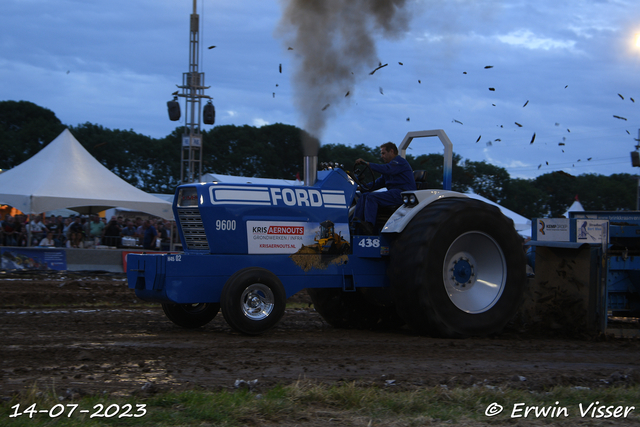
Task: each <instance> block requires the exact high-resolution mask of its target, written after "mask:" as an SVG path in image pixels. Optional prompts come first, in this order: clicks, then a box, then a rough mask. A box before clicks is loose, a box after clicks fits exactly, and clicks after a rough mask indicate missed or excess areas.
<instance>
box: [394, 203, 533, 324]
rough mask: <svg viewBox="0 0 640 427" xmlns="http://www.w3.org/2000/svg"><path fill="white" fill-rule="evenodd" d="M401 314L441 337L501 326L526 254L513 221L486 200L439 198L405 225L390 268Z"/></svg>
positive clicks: (515, 299)
mask: <svg viewBox="0 0 640 427" xmlns="http://www.w3.org/2000/svg"><path fill="white" fill-rule="evenodd" d="M389 273H390V279H391V284H392V288H393V290H394V300H395V302H396V305H397V307H398V312H399V314H400V315H401V316H402V317H403V319H404V320H405V321H406V322H407V323H408V324H409V326H410V327H411V328H413V329H415V330H416V331H418V332H420V333H423V334H428V335H432V336H439V337H466V336H483V335H491V334H496V333H499V332H500V331H501V330H502V329H503V328H504V326H505V325H506V324H507V322H508V321H509V320H511V318H512V317H513V316H514V315H515V313H516V311H517V310H518V308H519V306H520V304H521V302H522V298H523V295H524V286H525V280H526V260H525V254H524V250H523V248H522V240H521V238H520V237H519V236H518V234H517V233H516V231H515V229H514V227H513V223H512V221H511V220H510V219H508V218H507V217H505V216H504V215H503V214H502V213H501V212H500V210H499V209H498V208H497V207H495V206H492V205H489V204H487V203H484V202H481V201H479V200H474V199H462V198H450V199H443V200H440V201H437V202H435V203H433V204H432V205H429V206H427V207H425V208H424V209H423V210H422V211H421V212H419V213H418V214H417V215H416V216H415V217H414V218H413V220H412V221H411V222H410V223H409V224H408V225H407V227H406V228H405V229H404V231H403V232H402V234H401V235H400V236H399V237H398V239H397V240H396V242H395V243H394V245H393V250H392V251H391V263H390V268H389Z"/></svg>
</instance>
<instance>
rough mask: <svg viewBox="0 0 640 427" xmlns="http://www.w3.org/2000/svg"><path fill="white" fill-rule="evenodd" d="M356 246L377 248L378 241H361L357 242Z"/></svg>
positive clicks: (378, 245)
mask: <svg viewBox="0 0 640 427" xmlns="http://www.w3.org/2000/svg"><path fill="white" fill-rule="evenodd" d="M358 246H360V247H363V248H379V247H380V239H361V240H360V241H359V242H358Z"/></svg>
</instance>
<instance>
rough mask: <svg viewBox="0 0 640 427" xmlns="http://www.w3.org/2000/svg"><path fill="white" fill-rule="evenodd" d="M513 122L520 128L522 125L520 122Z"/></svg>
mask: <svg viewBox="0 0 640 427" xmlns="http://www.w3.org/2000/svg"><path fill="white" fill-rule="evenodd" d="M514 123H515V124H516V126H518V127H519V128H521V127H522V125H521V124H520V123H518V122H514Z"/></svg>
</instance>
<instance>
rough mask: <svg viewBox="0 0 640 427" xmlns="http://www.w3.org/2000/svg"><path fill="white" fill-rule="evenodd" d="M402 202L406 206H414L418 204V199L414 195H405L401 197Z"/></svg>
mask: <svg viewBox="0 0 640 427" xmlns="http://www.w3.org/2000/svg"><path fill="white" fill-rule="evenodd" d="M402 202H403V203H404V204H405V205H406V206H415V205H417V204H418V198H417V197H416V195H415V194H405V195H403V196H402Z"/></svg>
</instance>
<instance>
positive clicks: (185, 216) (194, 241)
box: [178, 208, 209, 251]
mask: <svg viewBox="0 0 640 427" xmlns="http://www.w3.org/2000/svg"><path fill="white" fill-rule="evenodd" d="M178 219H179V220H180V226H181V227H182V233H183V235H184V241H185V243H186V244H187V249H199V250H206V251H208V250H209V243H208V242H207V235H206V233H205V232H204V225H202V217H201V216H200V211H199V210H198V209H193V208H187V209H185V208H178Z"/></svg>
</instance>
